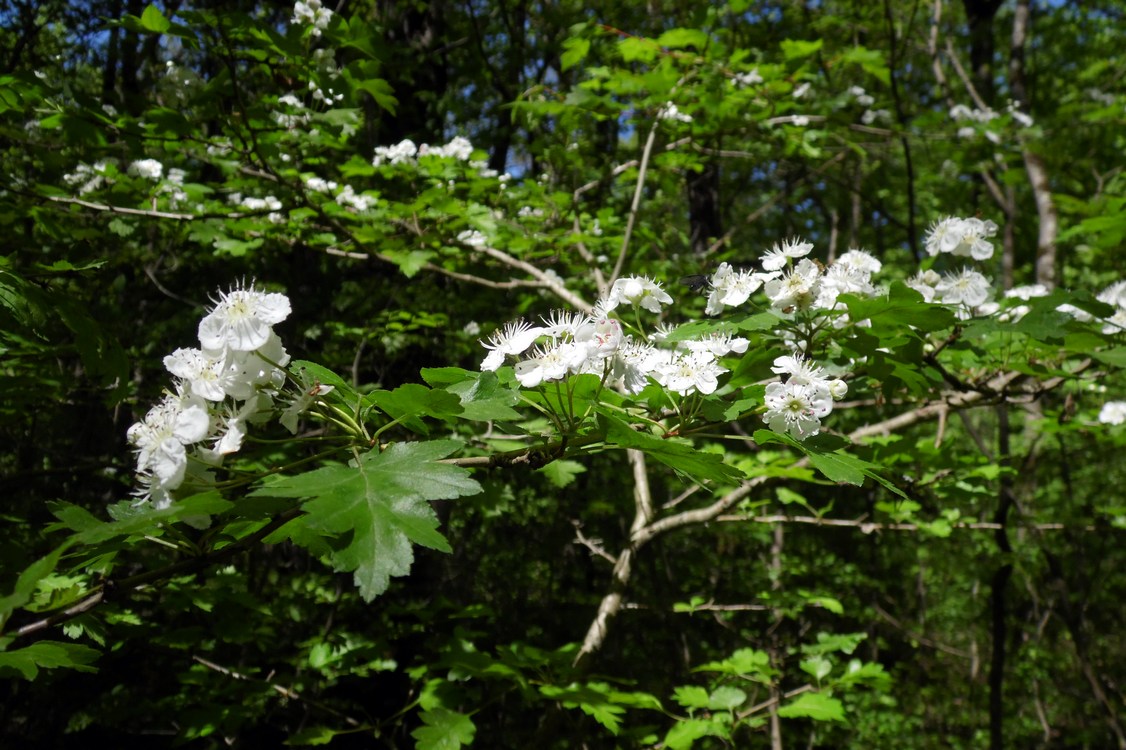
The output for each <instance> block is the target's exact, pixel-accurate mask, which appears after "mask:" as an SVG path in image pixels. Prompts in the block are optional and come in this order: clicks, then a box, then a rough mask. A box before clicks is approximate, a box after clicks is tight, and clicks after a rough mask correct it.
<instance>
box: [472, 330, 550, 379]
mask: <svg viewBox="0 0 1126 750" xmlns="http://www.w3.org/2000/svg"><path fill="white" fill-rule="evenodd" d="M544 333H546V331H545V330H544V329H543V328H542V327H539V326H533V325H532V324H531V323H528V322H527V321H525V320H514V321H511V322H509V323H508V324H506V325H505V326H504V328H502V329H501V330H500V331H497V332H495V333H493V335H492V336H490V337H489V340H488V341H487V342H486V341H482V342H481V345H482V346H484V347H485V348H486V349H488V350H489V354H488V356H486V357H485V360H484V361H483V362H482V363H481V370H483V371H487V372H491V371H494V370H496V369H498V368H499V367H500V366H501V365H503V364H504V358H505V356H506V355H509V354H511V355H514V356H515V355H517V354H523V353H524V352H525V351H527V350H528V349H529V348H530V347H531V346H532V344H534V343H535V342H536V339H537V338H539V337H540V336H542V335H543V334H544Z"/></svg>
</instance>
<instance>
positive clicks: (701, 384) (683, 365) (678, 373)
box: [653, 351, 727, 396]
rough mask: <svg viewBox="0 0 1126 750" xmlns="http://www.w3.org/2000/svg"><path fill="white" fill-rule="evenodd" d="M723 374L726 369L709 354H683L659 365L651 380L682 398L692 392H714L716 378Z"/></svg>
mask: <svg viewBox="0 0 1126 750" xmlns="http://www.w3.org/2000/svg"><path fill="white" fill-rule="evenodd" d="M725 372H727V368H725V367H722V366H720V364H719V363H718V362H716V360H715V357H714V356H712V354H711V352H701V351H696V352H683V353H676V354H674V355H673V356H672V357H671V358H669V359H668V360H667V361H665V362H662V363H660V364H659V365H658V366H657V367H656V368H655V371H654V372H653V378H654V379H655V380H656V381H657V382H658V383H660V384H661V385H663V386H664V387H665V388H667V389H669V390H670V391H673V392H675V393H679V394H680V395H682V396H687V395H688V394H690V393H694V392H698V393H703V394H705V395H706V394H709V393H714V392H715V389H716V388H717V387H718V386H719V382H718V380H717V378H718V377H719V376H720V375H722V374H723V373H725Z"/></svg>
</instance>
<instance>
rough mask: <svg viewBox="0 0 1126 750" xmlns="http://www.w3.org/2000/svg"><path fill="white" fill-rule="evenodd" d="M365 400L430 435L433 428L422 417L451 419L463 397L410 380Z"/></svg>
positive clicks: (417, 430) (416, 429)
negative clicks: (405, 383) (410, 381)
mask: <svg viewBox="0 0 1126 750" xmlns="http://www.w3.org/2000/svg"><path fill="white" fill-rule="evenodd" d="M364 402H365V403H366V404H370V405H374V406H378V407H379V408H380V409H382V410H383V411H385V412H386V413H387V414H388V415H389V416H390V417H391V418H392V419H395V420H397V421H398V422H399V423H400V424H402V425H403V426H404V427H406V428H408V429H410V430H413V431H414V432H418V433H420V434H423V435H428V434H429V433H430V428H429V427H427V426H426V424H425V423H424V422H422V421H421V419H419V418H420V417H431V418H434V419H442V420H448V419H451V418H452V417H454V416H456V415H458V414H460V413H461V411H462V409H461V400H460V399H459V398H458V397H457V396H455V395H454V394H452V393H449V392H447V391H441V390H431V389H430V388H427V387H426V386H424V385H421V384H419V383H408V384H407V385H402V386H399V387H398V388H396V389H395V390H393V391H375V392H374V393H370V394H368V395H367V397H366V398H365V399H364Z"/></svg>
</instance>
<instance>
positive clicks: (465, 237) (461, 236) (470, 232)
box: [457, 229, 489, 247]
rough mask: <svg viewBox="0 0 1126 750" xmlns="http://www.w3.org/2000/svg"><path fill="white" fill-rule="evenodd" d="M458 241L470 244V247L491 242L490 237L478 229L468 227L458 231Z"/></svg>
mask: <svg viewBox="0 0 1126 750" xmlns="http://www.w3.org/2000/svg"><path fill="white" fill-rule="evenodd" d="M457 241H458V242H460V243H462V244H463V245H469V246H470V247H484V246H485V245H487V244H489V240H488V238H487V237H485V235H483V234H481V233H480V232H478V231H477V230H476V229H466V230H464V231H461V232H458V235H457Z"/></svg>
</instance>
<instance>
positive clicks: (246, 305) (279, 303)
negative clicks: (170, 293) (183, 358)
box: [199, 287, 291, 352]
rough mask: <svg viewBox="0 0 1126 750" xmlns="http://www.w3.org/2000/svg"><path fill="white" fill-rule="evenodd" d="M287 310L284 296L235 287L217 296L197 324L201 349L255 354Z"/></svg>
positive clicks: (289, 308)
mask: <svg viewBox="0 0 1126 750" xmlns="http://www.w3.org/2000/svg"><path fill="white" fill-rule="evenodd" d="M290 310H291V307H290V304H289V298H288V297H286V296H285V295H284V294H273V293H267V292H261V291H258V290H257V289H254V288H253V287H250V288H241V287H235V288H234V289H232V290H231V291H229V292H227V293H226V294H222V293H220V295H219V301H218V302H217V303H216V305H215V307H214V308H213V309H212V310H211V312H209V313H208V314H207V316H206V317H204V319H203V320H201V321H200V323H199V341H200V343H201V344H202V345H203V348H204V349H212V350H221V349H231V350H234V351H240V352H251V351H254V350H255V349H258V348H259V347H261V346H263V345H264V344H265V343H266V342H267V341H268V340H269V339H270V334H271V332H272V330H273V329H272V328H271V326H273V325H276V324H277V323H280V322H282V321H283V320H285V319H286V318H287V317H288V316H289V313H290Z"/></svg>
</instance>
